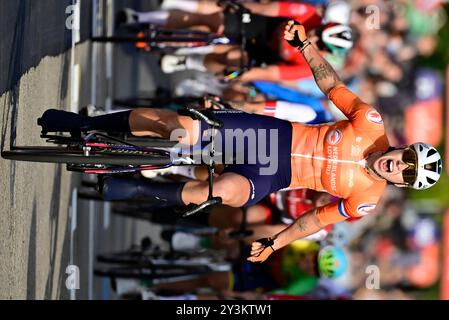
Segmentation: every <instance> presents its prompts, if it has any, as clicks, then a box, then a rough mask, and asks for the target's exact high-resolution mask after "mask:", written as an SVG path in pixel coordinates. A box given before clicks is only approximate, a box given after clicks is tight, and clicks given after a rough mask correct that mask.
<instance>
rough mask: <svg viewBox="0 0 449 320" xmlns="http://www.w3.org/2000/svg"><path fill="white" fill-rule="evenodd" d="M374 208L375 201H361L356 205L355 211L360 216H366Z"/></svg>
mask: <svg viewBox="0 0 449 320" xmlns="http://www.w3.org/2000/svg"><path fill="white" fill-rule="evenodd" d="M375 208H376V204H375V203H362V204H361V205H359V206H358V207H357V213H358V214H359V215H361V216H366V215H367V214H370V213H371V212H373V210H374V209H375Z"/></svg>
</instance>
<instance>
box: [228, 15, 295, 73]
mask: <svg viewBox="0 0 449 320" xmlns="http://www.w3.org/2000/svg"><path fill="white" fill-rule="evenodd" d="M285 22H286V19H285V18H276V17H265V16H260V15H257V14H251V22H249V23H243V22H242V16H241V13H237V12H232V11H229V10H227V11H225V12H224V26H225V29H224V34H225V36H226V37H228V38H229V39H232V40H233V41H236V42H237V43H241V42H242V33H244V34H245V38H246V46H245V50H246V52H247V53H248V55H249V58H250V60H251V65H255V66H261V65H263V64H275V63H279V62H281V58H280V56H279V52H277V50H276V49H275V47H276V46H273V44H272V43H271V42H272V41H273V37H277V36H278V35H277V34H276V32H277V30H278V27H279V25H280V24H283V23H285Z"/></svg>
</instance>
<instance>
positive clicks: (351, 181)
mask: <svg viewBox="0 0 449 320" xmlns="http://www.w3.org/2000/svg"><path fill="white" fill-rule="evenodd" d="M348 187H349V188H352V187H354V170H353V169H350V170H349V177H348Z"/></svg>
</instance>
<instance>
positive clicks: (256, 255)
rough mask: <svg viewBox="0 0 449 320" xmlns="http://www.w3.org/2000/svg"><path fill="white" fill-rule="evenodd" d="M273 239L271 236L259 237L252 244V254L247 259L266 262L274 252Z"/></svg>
mask: <svg viewBox="0 0 449 320" xmlns="http://www.w3.org/2000/svg"><path fill="white" fill-rule="evenodd" d="M272 246H273V240H272V239H270V238H263V239H259V240H257V241H255V242H253V243H252V245H251V256H250V257H249V258H248V259H247V260H248V261H251V262H264V261H265V260H267V259H268V257H269V256H270V255H271V254H272V253H273V252H274V249H273V247H272Z"/></svg>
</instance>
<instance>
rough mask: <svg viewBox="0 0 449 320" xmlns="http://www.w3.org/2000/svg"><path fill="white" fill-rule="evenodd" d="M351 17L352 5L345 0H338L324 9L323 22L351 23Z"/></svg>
mask: <svg viewBox="0 0 449 320" xmlns="http://www.w3.org/2000/svg"><path fill="white" fill-rule="evenodd" d="M350 18H351V6H350V5H349V3H347V2H346V1H343V0H341V1H340V0H337V1H333V2H331V3H329V4H328V5H327V7H326V10H325V11H324V16H323V22H324V23H329V22H337V23H340V24H349V21H350Z"/></svg>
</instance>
